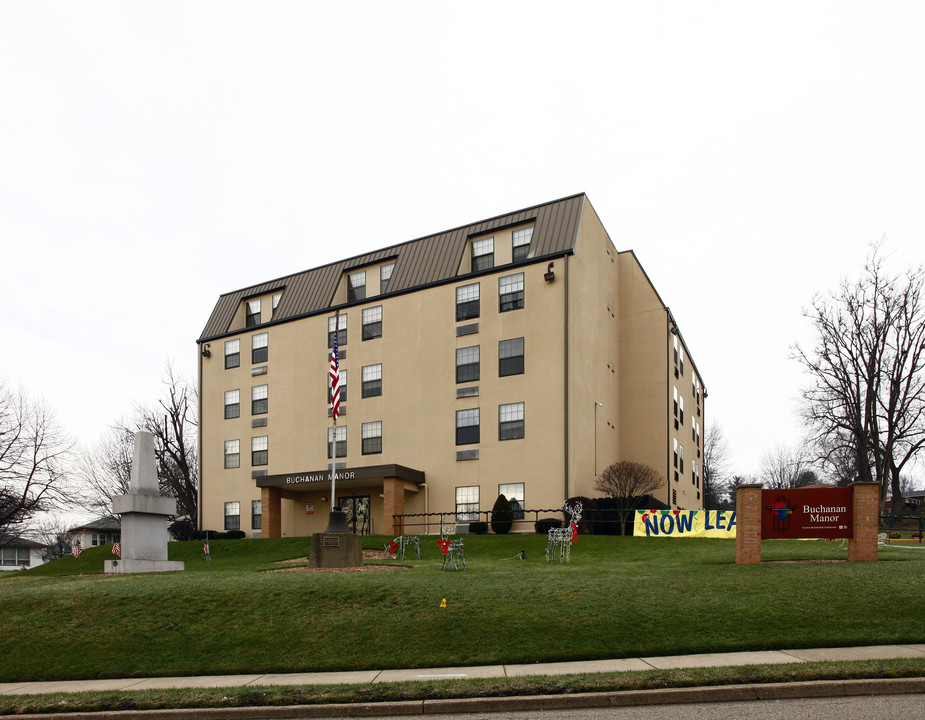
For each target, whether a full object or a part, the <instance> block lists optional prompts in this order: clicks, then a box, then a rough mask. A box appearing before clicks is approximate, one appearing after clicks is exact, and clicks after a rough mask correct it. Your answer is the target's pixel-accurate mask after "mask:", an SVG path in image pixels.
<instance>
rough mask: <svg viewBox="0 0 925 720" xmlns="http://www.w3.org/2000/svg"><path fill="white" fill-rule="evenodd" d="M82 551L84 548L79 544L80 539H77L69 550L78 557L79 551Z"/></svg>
mask: <svg viewBox="0 0 925 720" xmlns="http://www.w3.org/2000/svg"><path fill="white" fill-rule="evenodd" d="M83 551H84V549H83V548H82V547H81V546H80V540H78V541H77V542H76V543H74V549H73V550H71V552H72V553H73V555H74V557H75V558H79V557H80V553H82V552H83Z"/></svg>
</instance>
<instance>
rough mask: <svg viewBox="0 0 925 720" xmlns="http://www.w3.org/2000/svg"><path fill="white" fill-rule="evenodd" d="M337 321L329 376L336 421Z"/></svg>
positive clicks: (332, 411)
mask: <svg viewBox="0 0 925 720" xmlns="http://www.w3.org/2000/svg"><path fill="white" fill-rule="evenodd" d="M336 325H337V323H336V322H335V328H334V349H333V350H332V351H331V370H330V372H329V373H328V377H329V378H330V380H331V417H332V418H333V419H334V422H337V418H338V417H340V364H339V363H338V361H337V327H336Z"/></svg>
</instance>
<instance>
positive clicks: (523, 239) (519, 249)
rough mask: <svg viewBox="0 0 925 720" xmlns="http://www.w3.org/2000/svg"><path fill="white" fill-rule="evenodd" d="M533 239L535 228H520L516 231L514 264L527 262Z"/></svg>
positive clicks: (514, 237)
mask: <svg viewBox="0 0 925 720" xmlns="http://www.w3.org/2000/svg"><path fill="white" fill-rule="evenodd" d="M532 239H533V226H532V225H531V226H530V227H528V228H520V229H519V230H515V231H514V236H513V259H514V262H519V261H520V260H526V259H527V255H528V254H529V252H530V241H531V240H532Z"/></svg>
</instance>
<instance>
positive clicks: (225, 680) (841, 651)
mask: <svg viewBox="0 0 925 720" xmlns="http://www.w3.org/2000/svg"><path fill="white" fill-rule="evenodd" d="M894 658H925V645H873V646H869V647H848V648H817V649H808V650H767V651H759V652H734V653H709V654H703V655H672V656H666V657H639V658H624V659H619V660H585V661H577V662H558V663H533V664H529V665H479V666H473V667H448V668H426V669H415V670H357V671H350V672H318V673H287V674H256V673H255V674H252V675H203V676H192V677H162V678H124V679H108V680H62V681H50V682H20V683H0V694H2V695H33V694H41V693H69V692H84V691H97V692H98V691H124V690H155V689H164V688H241V687H261V686H269V685H281V686H286V685H340V684H359V685H373V684H375V683H385V684H391V683H397V682H404V681H408V680H437V679H441V678H446V679H464V678H504V677H524V676H527V675H574V674H578V673H614V672H627V671H633V670H670V669H679V668H695V667H724V666H746V665H776V664H781V663H807V662H825V661H838V660H886V659H894Z"/></svg>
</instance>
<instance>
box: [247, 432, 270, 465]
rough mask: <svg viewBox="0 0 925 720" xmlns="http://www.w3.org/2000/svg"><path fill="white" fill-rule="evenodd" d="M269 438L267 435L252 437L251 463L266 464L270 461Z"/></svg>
mask: <svg viewBox="0 0 925 720" xmlns="http://www.w3.org/2000/svg"><path fill="white" fill-rule="evenodd" d="M268 456H269V451H268V438H267V436H266V435H263V436H261V437H255V438H251V465H253V466H255V467H256V466H259V465H266V464H267V462H268V461H269V457H268Z"/></svg>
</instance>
